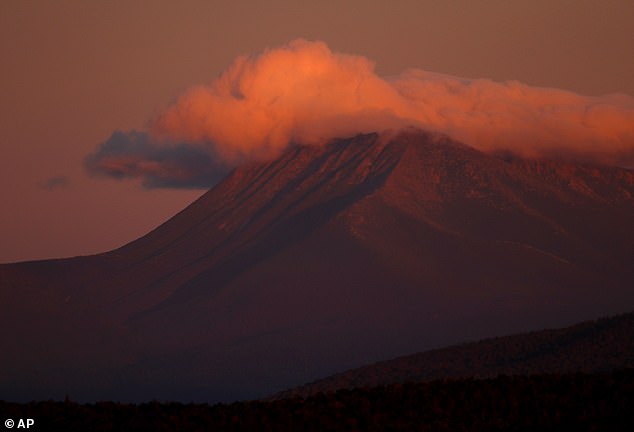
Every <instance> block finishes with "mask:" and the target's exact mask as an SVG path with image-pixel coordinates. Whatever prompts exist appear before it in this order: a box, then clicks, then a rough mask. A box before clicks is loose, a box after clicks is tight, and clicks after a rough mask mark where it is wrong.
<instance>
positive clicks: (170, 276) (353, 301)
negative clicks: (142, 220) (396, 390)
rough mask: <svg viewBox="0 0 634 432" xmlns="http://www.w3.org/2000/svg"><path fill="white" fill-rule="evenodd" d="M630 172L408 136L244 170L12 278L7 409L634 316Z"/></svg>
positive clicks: (188, 390)
mask: <svg viewBox="0 0 634 432" xmlns="http://www.w3.org/2000/svg"><path fill="white" fill-rule="evenodd" d="M632 220H634V172H632V171H629V170H626V169H620V168H615V167H607V166H599V165H592V164H581V163H576V162H570V161H564V160H530V159H523V158H519V157H514V156H508V155H492V154H487V153H482V152H480V151H477V150H475V149H473V148H471V147H468V146H466V145H463V144H460V143H457V142H454V141H452V140H451V139H449V138H447V137H445V136H440V135H434V134H429V133H426V132H422V131H419V130H405V131H401V132H398V133H393V134H383V135H380V134H367V135H359V136H356V137H353V138H350V139H340V140H335V141H332V142H330V143H328V144H325V145H323V146H309V147H294V148H292V149H290V150H288V151H287V152H285V153H284V154H282V155H281V156H280V157H279V158H277V159H275V160H273V161H269V162H266V163H261V164H254V165H250V166H243V167H241V168H238V169H236V170H234V171H233V172H232V173H231V174H229V175H228V176H227V178H225V180H223V181H222V182H221V183H219V184H218V185H217V186H215V187H214V188H212V189H211V190H210V191H208V192H207V193H206V194H205V195H203V196H202V197H201V198H200V199H198V200H197V201H196V202H194V203H193V204H192V205H190V206H189V207H187V208H186V209H184V210H183V211H182V212H181V213H179V214H178V215H176V216H175V217H173V218H172V219H170V220H169V221H167V222H166V223H164V224H163V225H161V226H160V227H158V228H157V229H155V230H154V231H152V232H150V233H149V234H147V235H146V236H144V237H142V238H140V239H138V240H136V241H134V242H132V243H130V244H128V245H126V246H124V247H122V248H120V249H117V250H114V251H111V252H108V253H104V254H100V255H95V256H88V257H77V258H70V259H63V260H48V261H37V262H25V263H17V264H7V265H1V266H0V296H1V298H2V301H1V302H0V324H1V327H0V328H1V329H2V330H0V332H1V333H0V342H1V343H2V345H3V346H4V347H7V346H8V347H10V348H11V349H9V350H7V351H5V352H4V353H3V355H2V356H1V357H0V387H2V388H3V389H5V391H4V395H3V397H5V398H7V399H18V400H19V399H24V400H30V399H38V398H40V399H48V398H62V397H64V395H66V394H69V395H70V396H71V397H73V398H77V399H82V400H96V399H114V400H148V399H153V398H158V399H177V400H185V401H188V400H204V401H218V400H225V401H226V400H234V399H240V398H253V397H259V396H263V395H267V394H271V393H273V392H276V391H279V390H282V389H284V388H287V387H291V386H294V385H298V384H301V383H304V382H307V381H310V380H313V379H315V378H318V377H321V376H325V375H328V374H331V373H334V372H338V371H341V370H344V369H349V368H352V367H355V366H360V365H363V364H367V363H371V362H375V361H378V360H382V359H387V358H391V357H395V356H397V355H402V354H408V353H410V352H416V351H421V350H424V349H430V348H435V347H439V346H443V345H448V344H451V343H457V342H463V341H467V340H474V339H480V338H483V337H489V336H497V335H501V334H509V333H513V332H520V331H526V330H534V329H540V328H545V327H552V326H559V325H566V324H570V323H573V322H575V321H580V320H583V319H591V318H596V317H598V316H603V315H608V314H614V313H620V312H625V311H628V310H631V309H634V291H633V290H632V280H634V268H633V267H632V262H634V225H632V223H631V222H632Z"/></svg>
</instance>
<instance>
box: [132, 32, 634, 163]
mask: <svg viewBox="0 0 634 432" xmlns="http://www.w3.org/2000/svg"><path fill="white" fill-rule="evenodd" d="M403 126H416V127H420V128H424V129H429V130H433V131H436V132H441V133H445V134H447V135H449V136H451V137H453V138H455V139H458V140H460V141H462V142H464V143H465V144H468V145H471V146H473V147H476V148H478V149H481V150H484V151H500V150H504V151H511V152H515V153H519V154H522V155H526V156H548V155H553V154H554V155H559V156H562V155H567V156H570V157H583V158H593V159H595V160H599V161H601V162H607V163H613V164H620V165H631V164H634V98H632V97H630V96H627V95H609V96H603V97H586V96H582V95H578V94H575V93H572V92H569V91H564V90H558V89H551V88H538V87H530V86H528V85H525V84H522V83H519V82H516V81H510V82H493V81H491V80H488V79H464V78H457V77H452V76H447V75H442V74H437V73H431V72H426V71H422V70H408V71H405V72H403V73H401V74H400V75H397V76H394V77H390V78H382V77H380V76H378V75H377V74H376V73H375V71H374V64H373V63H372V62H371V61H370V60H368V59H367V58H365V57H362V56H355V55H348V54H340V53H333V52H332V51H331V50H330V49H329V48H328V47H327V46H326V44H324V43H323V42H310V41H306V40H301V39H300V40H295V41H292V42H290V43H289V44H288V45H285V46H282V47H280V48H276V49H269V50H266V51H264V52H263V53H261V54H260V55H257V56H250V57H248V56H244V57H239V58H237V59H236V60H235V61H234V63H233V64H232V65H231V66H230V67H229V68H228V69H227V70H226V71H225V72H224V73H223V74H222V75H220V76H219V77H218V78H217V79H215V80H213V81H212V82H211V83H210V84H209V85H205V86H199V87H194V88H192V89H190V90H189V91H187V92H186V93H185V94H183V95H182V96H181V97H180V98H178V99H177V100H176V102H175V103H174V104H173V105H172V106H170V107H169V108H168V109H167V110H166V111H165V112H163V113H162V114H160V115H159V116H158V117H157V118H155V119H154V120H153V121H152V122H151V126H150V130H149V131H148V134H149V136H150V138H149V141H150V142H152V143H154V145H155V146H157V147H160V146H162V145H163V146H164V145H166V144H165V143H179V145H180V146H183V145H186V146H189V147H192V148H195V149H196V150H195V151H196V152H200V151H203V152H207V154H209V155H211V156H212V158H213V159H214V160H217V161H219V162H220V163H221V164H224V165H227V166H232V165H236V164H238V163H240V162H242V161H244V160H252V159H261V158H266V157H270V156H273V155H275V154H277V153H278V152H280V151H281V150H283V149H285V148H286V147H287V146H289V145H291V144H292V143H302V144H312V143H319V142H324V141H326V140H329V139H331V138H334V137H345V136H351V135H355V134H358V133H366V132H375V131H378V132H380V131H383V130H387V129H396V128H399V127H403ZM162 143H163V144H162ZM172 145H173V144H172ZM152 152H153V154H154V153H156V151H155V150H152ZM138 166H140V165H138ZM154 169H156V167H154ZM142 172H144V171H141V174H142ZM141 174H139V175H141Z"/></svg>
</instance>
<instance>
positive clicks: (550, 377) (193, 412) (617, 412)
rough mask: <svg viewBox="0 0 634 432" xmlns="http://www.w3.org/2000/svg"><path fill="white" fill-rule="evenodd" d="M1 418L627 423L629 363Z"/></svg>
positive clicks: (127, 425) (102, 423) (139, 422)
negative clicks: (597, 369)
mask: <svg viewBox="0 0 634 432" xmlns="http://www.w3.org/2000/svg"><path fill="white" fill-rule="evenodd" d="M0 413H2V416H3V421H4V420H6V419H12V420H14V421H15V422H16V423H15V424H16V425H17V422H18V420H19V419H28V418H30V419H33V421H34V424H33V426H31V429H33V430H64V431H68V432H72V431H87V430H90V431H110V430H117V431H203V430H205V431H209V430H211V431H340V430H347V431H435V432H438V431H518V432H519V431H542V432H544V431H567V430H570V431H577V432H578V431H608V430H609V431H631V430H634V369H631V368H627V369H621V370H615V371H612V372H609V373H590V374H583V373H574V374H541V375H530V376H525V375H517V376H506V375H500V376H498V377H496V378H489V379H472V378H470V379H455V380H450V379H446V380H436V381H431V382H423V383H420V382H419V383H414V382H411V383H400V384H391V385H386V386H377V387H372V388H357V389H349V390H339V391H337V392H333V393H319V394H316V395H313V396H310V397H307V398H302V397H292V398H287V399H279V400H271V401H244V402H236V403H232V404H217V405H213V406H212V405H206V404H182V403H172V402H161V401H153V402H149V403H143V404H123V403H115V402H98V403H91V404H78V403H75V402H72V401H70V400H68V399H67V400H65V401H63V402H59V401H40V402H31V403H26V404H17V403H9V402H0Z"/></svg>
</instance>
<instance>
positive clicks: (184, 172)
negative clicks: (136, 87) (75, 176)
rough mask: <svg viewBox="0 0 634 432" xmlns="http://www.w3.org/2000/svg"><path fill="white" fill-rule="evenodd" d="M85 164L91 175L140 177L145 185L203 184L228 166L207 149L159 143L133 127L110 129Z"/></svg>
mask: <svg viewBox="0 0 634 432" xmlns="http://www.w3.org/2000/svg"><path fill="white" fill-rule="evenodd" d="M85 164H86V167H87V168H88V171H89V172H90V173H92V174H94V175H102V176H108V177H112V178H116V179H125V178H141V179H142V181H143V185H144V186H145V187H147V188H206V187H209V186H210V185H213V184H214V183H216V182H217V181H218V180H219V179H221V178H222V177H223V176H224V175H225V174H226V173H227V172H228V170H229V168H228V167H227V166H226V165H225V164H223V163H222V162H221V161H220V159H219V158H216V157H214V155H213V154H212V153H211V152H210V151H209V150H208V149H202V148H200V147H197V146H195V145H192V144H186V143H181V144H177V145H168V144H165V143H160V142H157V141H156V140H153V139H151V138H150V136H149V135H148V134H147V133H146V132H137V131H135V130H133V131H130V132H121V131H117V132H114V133H113V134H112V136H111V137H110V138H109V139H108V140H107V141H106V142H104V143H103V144H101V145H100V146H99V148H98V149H97V151H96V152H95V153H93V154H91V155H89V156H88V157H87V158H86V160H85Z"/></svg>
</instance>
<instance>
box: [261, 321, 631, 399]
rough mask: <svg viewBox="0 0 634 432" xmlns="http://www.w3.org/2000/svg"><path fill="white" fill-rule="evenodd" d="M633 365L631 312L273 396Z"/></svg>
mask: <svg viewBox="0 0 634 432" xmlns="http://www.w3.org/2000/svg"><path fill="white" fill-rule="evenodd" d="M623 368H630V369H632V368H634V312H631V313H628V314H623V315H619V316H615V317H610V318H603V319H599V320H596V321H586V322H583V323H581V324H576V325H574V326H571V327H566V328H562V329H551V330H542V331H536V332H531V333H525V334H520V335H513V336H506V337H499V338H491V339H486V340H482V341H479V342H473V343H466V344H462V345H457V346H452V347H448V348H442V349H437V350H432V351H426V352H422V353H417V354H412V355H407V356H403V357H399V358H395V359H392V360H388V361H382V362H378V363H375V364H372V365H368V366H364V367H360V368H356V369H352V370H349V371H345V372H342V373H338V374H335V375H333V376H330V377H326V378H323V379H320V380H318V381H315V382H312V383H309V384H306V385H303V386H301V387H297V388H293V389H290V390H286V391H283V392H280V393H279V394H277V395H275V396H274V397H273V398H274V399H284V398H288V397H294V396H301V397H309V396H312V395H315V394H317V393H329V392H336V391H338V390H342V389H353V388H370V387H377V386H384V385H391V384H397V383H406V382H409V383H412V382H426V381H432V380H446V379H460V378H495V377H497V376H499V375H531V374H534V375H536V374H545V373H548V374H569V373H604V372H610V371H613V370H618V369H623Z"/></svg>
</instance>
